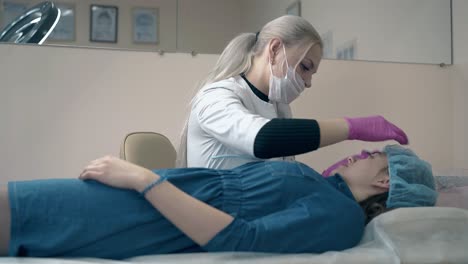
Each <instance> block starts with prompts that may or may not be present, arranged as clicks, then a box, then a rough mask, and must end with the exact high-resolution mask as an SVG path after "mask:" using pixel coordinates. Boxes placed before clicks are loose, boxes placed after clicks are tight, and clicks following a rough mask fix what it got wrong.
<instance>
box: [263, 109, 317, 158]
mask: <svg viewBox="0 0 468 264" xmlns="http://www.w3.org/2000/svg"><path fill="white" fill-rule="evenodd" d="M319 146H320V127H319V125H318V122H317V121H316V120H313V119H279V118H275V119H272V120H270V121H269V122H268V123H266V124H265V125H264V126H263V127H262V128H261V129H260V131H259V132H258V134H257V136H256V137H255V141H254V155H255V157H257V158H261V159H269V158H276V157H285V156H294V155H298V154H303V153H307V152H310V151H314V150H316V149H318V147H319Z"/></svg>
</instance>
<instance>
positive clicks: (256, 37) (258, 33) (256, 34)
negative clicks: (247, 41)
mask: <svg viewBox="0 0 468 264" xmlns="http://www.w3.org/2000/svg"><path fill="white" fill-rule="evenodd" d="M258 35H260V31H257V33H255V42H257V41H258Z"/></svg>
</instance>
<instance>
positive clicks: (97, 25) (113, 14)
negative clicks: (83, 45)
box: [89, 5, 119, 43]
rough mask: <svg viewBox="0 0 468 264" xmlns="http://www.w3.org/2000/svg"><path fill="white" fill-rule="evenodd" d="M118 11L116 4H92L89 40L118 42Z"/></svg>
mask: <svg viewBox="0 0 468 264" xmlns="http://www.w3.org/2000/svg"><path fill="white" fill-rule="evenodd" d="M118 13H119V9H118V7H116V6H106V5H91V23H90V38H89V40H90V41H92V42H109V43H117V30H118Z"/></svg>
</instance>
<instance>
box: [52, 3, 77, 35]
mask: <svg viewBox="0 0 468 264" xmlns="http://www.w3.org/2000/svg"><path fill="white" fill-rule="evenodd" d="M56 5H57V7H58V8H59V9H60V20H59V22H58V23H57V25H56V26H55V28H54V30H53V31H52V33H51V34H50V35H49V37H48V39H47V41H49V40H52V41H65V42H72V41H75V25H76V11H75V5H73V4H65V3H56Z"/></svg>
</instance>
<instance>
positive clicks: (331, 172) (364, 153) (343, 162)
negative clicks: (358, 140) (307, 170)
mask: <svg viewBox="0 0 468 264" xmlns="http://www.w3.org/2000/svg"><path fill="white" fill-rule="evenodd" d="M378 152H380V151H372V152H371V151H367V150H362V151H361V153H360V154H356V155H353V156H350V157H347V158H345V159H342V160H340V161H338V162H336V163H335V164H333V165H331V166H330V167H328V168H327V169H326V170H325V171H323V172H322V175H323V176H324V177H328V176H331V175H334V174H336V173H337V169H338V168H340V167H343V166H347V165H348V164H349V163H352V162H353V161H356V160H360V159H367V158H368V157H369V156H370V155H372V154H374V153H378Z"/></svg>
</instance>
